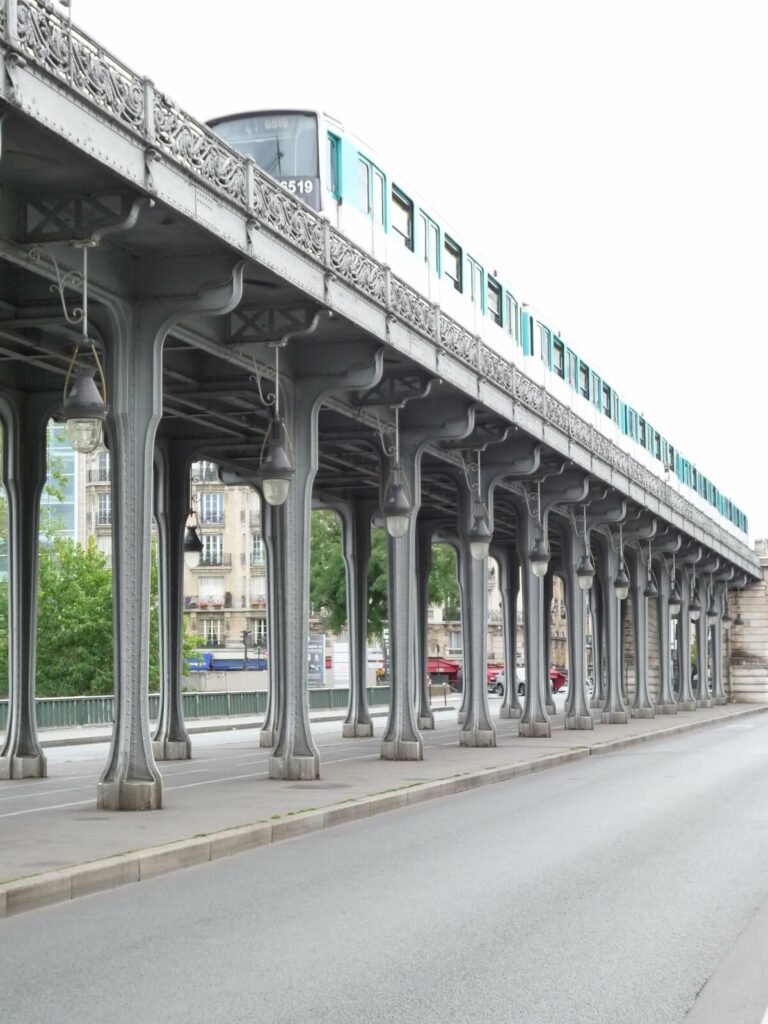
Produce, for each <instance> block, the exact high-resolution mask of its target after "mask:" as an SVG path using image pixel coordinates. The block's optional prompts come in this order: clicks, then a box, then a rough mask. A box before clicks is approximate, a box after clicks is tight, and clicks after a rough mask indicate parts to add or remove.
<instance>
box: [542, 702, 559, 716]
mask: <svg viewBox="0 0 768 1024" xmlns="http://www.w3.org/2000/svg"><path fill="white" fill-rule="evenodd" d="M544 707H545V708H546V709H547V714H548V715H556V714H557V705H555V704H545V705H544Z"/></svg>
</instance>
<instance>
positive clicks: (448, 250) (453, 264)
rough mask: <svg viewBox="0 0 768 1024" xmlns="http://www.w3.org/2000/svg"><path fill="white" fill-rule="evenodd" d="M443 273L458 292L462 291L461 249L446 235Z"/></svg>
mask: <svg viewBox="0 0 768 1024" xmlns="http://www.w3.org/2000/svg"><path fill="white" fill-rule="evenodd" d="M443 271H444V272H445V276H446V277H448V278H450V280H451V281H453V287H454V288H455V289H456V291H457V292H460V291H461V290H462V280H461V249H460V248H459V246H458V245H456V243H455V242H452V241H451V239H450V238H448V236H447V235H446V237H445V245H444V246H443Z"/></svg>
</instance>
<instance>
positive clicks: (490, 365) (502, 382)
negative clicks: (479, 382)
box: [480, 345, 515, 395]
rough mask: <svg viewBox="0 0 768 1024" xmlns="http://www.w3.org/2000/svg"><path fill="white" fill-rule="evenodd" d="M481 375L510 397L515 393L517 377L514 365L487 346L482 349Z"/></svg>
mask: <svg viewBox="0 0 768 1024" xmlns="http://www.w3.org/2000/svg"><path fill="white" fill-rule="evenodd" d="M480 373H481V374H482V376H483V377H484V378H485V379H486V380H489V381H490V382H491V383H492V384H495V385H496V386H497V387H499V388H501V389H502V391H506V393H507V394H508V395H511V394H513V393H514V390H515V377H514V372H513V367H512V363H510V362H509V361H508V360H506V359H505V358H504V357H503V356H501V355H499V353H498V352H494V351H493V349H492V348H488V346H487V345H483V347H482V348H481V349H480Z"/></svg>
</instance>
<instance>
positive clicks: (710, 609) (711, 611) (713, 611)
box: [707, 590, 718, 626]
mask: <svg viewBox="0 0 768 1024" xmlns="http://www.w3.org/2000/svg"><path fill="white" fill-rule="evenodd" d="M717 619H718V614H717V607H716V606H715V595H714V593H713V592H712V591H711V590H710V592H709V603H708V604H707V625H708V626H714V625H715V623H716V622H717Z"/></svg>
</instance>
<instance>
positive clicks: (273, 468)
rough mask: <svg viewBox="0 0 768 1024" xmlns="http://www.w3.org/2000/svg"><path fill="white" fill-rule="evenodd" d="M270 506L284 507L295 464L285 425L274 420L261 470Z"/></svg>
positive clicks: (266, 497) (278, 420)
mask: <svg viewBox="0 0 768 1024" xmlns="http://www.w3.org/2000/svg"><path fill="white" fill-rule="evenodd" d="M259 473H260V475H261V480H262V486H263V489H264V500H265V501H266V503H267V504H268V505H282V504H283V503H284V502H285V500H286V498H287V497H288V489H289V488H290V486H291V480H292V479H293V463H292V462H291V456H290V453H289V451H288V445H287V444H286V437H285V424H284V423H283V421H282V420H281V419H278V418H274V419H273V420H272V423H271V424H270V429H269V441H268V442H267V448H266V451H265V452H264V458H263V459H262V460H261V467H260V470H259Z"/></svg>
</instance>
